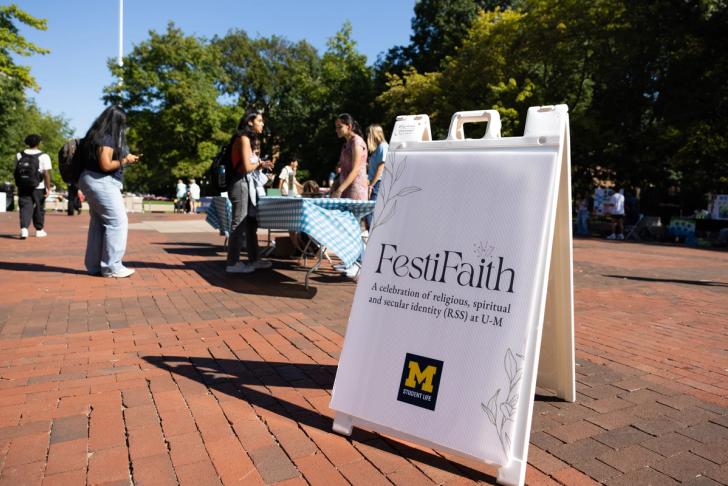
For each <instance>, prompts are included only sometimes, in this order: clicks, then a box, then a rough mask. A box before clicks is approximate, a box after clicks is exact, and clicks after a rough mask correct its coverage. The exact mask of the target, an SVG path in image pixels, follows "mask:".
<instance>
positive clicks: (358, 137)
mask: <svg viewBox="0 0 728 486" xmlns="http://www.w3.org/2000/svg"><path fill="white" fill-rule="evenodd" d="M334 124H335V126H336V135H337V136H338V137H339V138H343V139H344V146H343V147H341V154H340V155H339V167H341V174H340V175H339V180H340V181H341V182H340V183H339V186H338V187H337V188H336V189H335V190H334V192H333V193H332V194H331V197H345V198H349V199H358V200H362V201H366V200H367V199H368V198H369V193H368V186H369V180H368V179H367V144H366V142H365V141H364V133H362V131H361V127H360V126H359V124H358V123H357V122H356V120H354V118H353V117H352V116H351V115H350V114H348V113H342V114H341V115H339V116H337V117H336V120H335V121H334Z"/></svg>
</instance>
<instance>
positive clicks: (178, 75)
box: [104, 23, 232, 194]
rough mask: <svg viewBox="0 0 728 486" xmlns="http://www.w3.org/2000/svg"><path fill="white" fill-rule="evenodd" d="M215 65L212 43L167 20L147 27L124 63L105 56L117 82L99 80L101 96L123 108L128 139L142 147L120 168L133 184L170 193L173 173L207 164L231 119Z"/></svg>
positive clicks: (193, 171)
mask: <svg viewBox="0 0 728 486" xmlns="http://www.w3.org/2000/svg"><path fill="white" fill-rule="evenodd" d="M220 66H221V59H220V56H219V51H218V50H216V49H213V48H211V47H210V45H209V44H208V43H207V42H206V41H205V40H204V39H199V38H196V37H193V36H187V35H185V34H184V33H183V32H182V31H181V30H180V29H179V28H177V27H175V25H174V24H173V23H170V24H169V25H168V26H167V30H166V32H164V33H161V34H159V33H157V32H154V31H151V32H150V33H149V39H148V40H146V41H144V42H142V43H140V44H139V45H137V46H135V47H134V49H133V50H132V52H131V53H130V54H129V55H128V56H126V57H125V58H124V65H123V66H121V67H120V66H118V65H116V64H115V63H114V62H113V61H112V60H110V61H109V69H110V70H111V72H112V73H113V74H114V75H115V76H116V77H117V78H118V79H119V80H120V82H118V83H116V84H112V85H110V86H107V87H106V89H105V93H106V94H105V96H104V99H105V101H106V102H108V103H115V104H118V105H120V106H121V107H123V108H124V109H125V110H126V111H127V114H128V124H129V126H130V130H129V134H128V141H129V145H130V147H131V149H132V150H134V151H135V152H136V153H142V154H143V158H142V160H141V162H140V163H139V164H136V165H134V166H133V167H131V168H130V170H129V171H128V172H127V173H126V174H125V181H126V183H127V184H128V186H129V187H130V188H131V189H132V190H136V191H152V192H157V193H160V194H164V193H170V192H171V191H172V187H173V185H174V181H175V180H176V179H177V178H179V177H201V176H202V175H203V174H204V173H205V172H206V171H207V169H208V167H209V164H210V160H211V159H212V157H213V156H214V155H215V153H216V152H217V149H218V146H219V144H220V143H222V142H224V141H226V139H227V136H228V133H227V127H228V126H229V125H230V124H231V115H232V113H231V112H230V110H226V109H224V108H223V107H221V105H220V103H218V96H219V91H218V89H217V87H216V84H217V82H218V80H219V79H221V78H222V77H223V71H222V69H221V67H220Z"/></svg>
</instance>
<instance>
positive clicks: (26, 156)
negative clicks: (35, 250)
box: [14, 134, 52, 239]
mask: <svg viewBox="0 0 728 486" xmlns="http://www.w3.org/2000/svg"><path fill="white" fill-rule="evenodd" d="M40 142H41V136H40V135H36V134H33V135H28V136H27V137H25V145H27V147H28V148H26V149H25V150H23V151H22V152H18V154H17V155H16V161H15V171H14V176H15V185H16V186H17V188H18V203H19V205H20V237H21V238H22V239H26V238H27V237H28V226H30V221H31V218H32V220H33V226H34V227H35V236H37V237H38V238H43V237H45V236H48V233H46V232H45V230H44V229H43V227H44V225H45V199H46V198H47V197H48V195H49V194H50V190H51V168H52V165H51V158H50V157H49V156H48V154H45V153H43V152H42V151H41V150H40V149H39V148H38V147H39V146H40Z"/></svg>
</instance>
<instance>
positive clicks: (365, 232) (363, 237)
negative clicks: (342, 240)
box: [361, 230, 369, 240]
mask: <svg viewBox="0 0 728 486" xmlns="http://www.w3.org/2000/svg"><path fill="white" fill-rule="evenodd" d="M361 237H362V239H364V240H366V239H368V238H369V231H367V230H364V231H362V232H361Z"/></svg>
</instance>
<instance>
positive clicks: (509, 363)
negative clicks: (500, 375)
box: [503, 348, 518, 381]
mask: <svg viewBox="0 0 728 486" xmlns="http://www.w3.org/2000/svg"><path fill="white" fill-rule="evenodd" d="M503 364H504V365H505V368H506V375H508V380H509V381H513V379H514V378H515V376H516V372H517V371H518V363H516V358H515V357H514V356H513V352H512V351H511V348H508V351H506V357H505V358H504V359H503Z"/></svg>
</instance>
